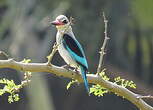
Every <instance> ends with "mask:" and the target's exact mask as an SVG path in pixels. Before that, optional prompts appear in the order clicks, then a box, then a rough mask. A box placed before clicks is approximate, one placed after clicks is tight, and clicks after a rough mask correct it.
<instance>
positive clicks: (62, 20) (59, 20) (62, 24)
mask: <svg viewBox="0 0 153 110" xmlns="http://www.w3.org/2000/svg"><path fill="white" fill-rule="evenodd" d="M69 23H70V22H69V19H68V18H67V17H66V16H64V15H59V16H57V17H56V19H55V20H54V21H53V22H51V24H52V25H55V26H56V28H57V29H58V30H59V29H61V30H62V29H65V28H67V26H69Z"/></svg>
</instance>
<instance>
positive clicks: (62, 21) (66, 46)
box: [51, 15, 90, 94]
mask: <svg viewBox="0 0 153 110" xmlns="http://www.w3.org/2000/svg"><path fill="white" fill-rule="evenodd" d="M70 23H71V22H70V21H69V19H68V18H67V17H66V16H65V15H59V16H57V17H56V19H55V20H54V21H52V22H51V24H52V25H55V26H56V28H57V34H56V43H57V45H58V47H57V50H58V52H59V54H60V56H61V57H62V58H63V59H64V61H65V62H66V63H67V64H68V65H69V66H70V67H73V68H77V69H79V72H80V73H81V75H82V78H83V80H84V85H85V88H86V90H87V92H88V94H90V93H89V92H90V91H89V84H88V80H87V76H86V74H87V72H88V63H87V59H86V56H85V53H84V51H83V48H82V46H81V44H80V43H79V42H78V40H77V39H76V37H75V35H74V33H73V31H72V27H71V25H70Z"/></svg>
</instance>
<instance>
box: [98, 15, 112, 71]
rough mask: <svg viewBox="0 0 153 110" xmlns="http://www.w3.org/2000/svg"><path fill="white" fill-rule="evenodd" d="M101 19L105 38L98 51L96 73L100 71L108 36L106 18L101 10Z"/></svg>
mask: <svg viewBox="0 0 153 110" xmlns="http://www.w3.org/2000/svg"><path fill="white" fill-rule="evenodd" d="M103 19H104V24H105V31H104V34H105V39H104V42H103V45H102V47H101V50H100V52H99V53H100V59H99V65H98V68H97V73H100V72H101V71H102V63H103V57H104V55H105V47H106V43H107V40H108V39H109V37H108V36H107V23H108V20H107V19H106V17H105V13H104V12H103Z"/></svg>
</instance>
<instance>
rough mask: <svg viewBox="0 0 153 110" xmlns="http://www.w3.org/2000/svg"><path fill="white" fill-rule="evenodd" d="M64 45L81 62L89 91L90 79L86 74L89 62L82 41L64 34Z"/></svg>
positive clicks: (83, 76) (80, 65)
mask: <svg viewBox="0 0 153 110" xmlns="http://www.w3.org/2000/svg"><path fill="white" fill-rule="evenodd" d="M63 45H64V47H65V48H66V50H67V51H68V52H69V54H70V56H71V57H72V58H73V59H74V60H75V61H76V62H77V63H78V64H79V67H80V69H81V73H82V78H83V80H84V84H85V88H86V89H87V91H88V93H89V86H88V80H87V76H86V73H87V69H88V64H87V60H86V57H85V54H84V51H83V49H82V47H81V45H80V43H79V42H78V41H77V40H76V39H74V38H72V37H71V36H69V35H68V34H64V35H63Z"/></svg>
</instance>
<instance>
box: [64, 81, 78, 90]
mask: <svg viewBox="0 0 153 110" xmlns="http://www.w3.org/2000/svg"><path fill="white" fill-rule="evenodd" d="M76 82H78V81H77V80H72V81H70V82H69V83H68V84H67V86H66V89H67V90H68V89H69V88H70V87H71V85H72V84H74V83H76Z"/></svg>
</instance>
